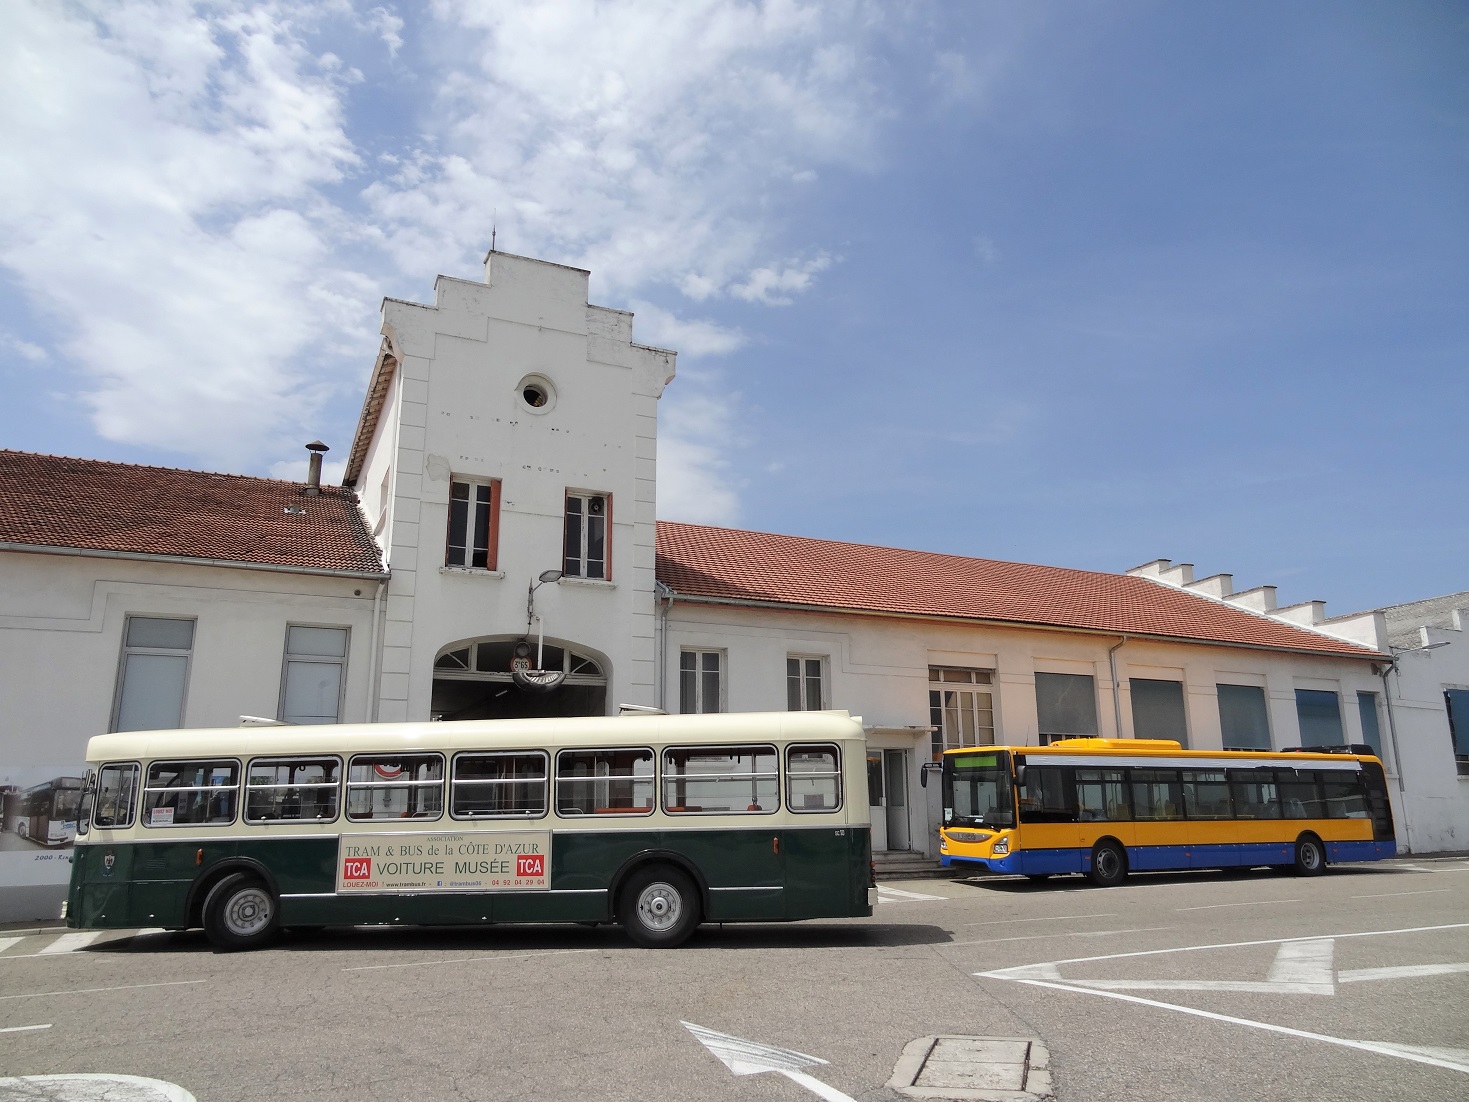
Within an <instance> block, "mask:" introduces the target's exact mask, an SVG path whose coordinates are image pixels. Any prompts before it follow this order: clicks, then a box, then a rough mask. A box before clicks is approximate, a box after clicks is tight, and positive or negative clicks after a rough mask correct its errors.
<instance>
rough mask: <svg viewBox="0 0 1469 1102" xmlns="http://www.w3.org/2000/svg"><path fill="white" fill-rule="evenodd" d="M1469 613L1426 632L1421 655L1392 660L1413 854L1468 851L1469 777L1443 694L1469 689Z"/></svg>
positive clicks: (1392, 695)
mask: <svg viewBox="0 0 1469 1102" xmlns="http://www.w3.org/2000/svg"><path fill="white" fill-rule="evenodd" d="M1466 621H1469V609H1461V610H1459V611H1458V612H1456V613H1454V616H1453V623H1455V624H1456V625H1458V626H1456V627H1451V628H1436V627H1425V628H1423V629H1422V630H1421V633H1420V634H1421V644H1422V646H1421V647H1420V648H1419V649H1414V650H1406V651H1400V652H1398V653H1396V654H1395V656H1394V657H1395V661H1394V663H1393V666H1392V669H1391V670H1390V671H1389V672H1388V673H1387V677H1386V679H1385V680H1386V681H1387V685H1388V699H1389V701H1390V702H1391V705H1392V721H1393V726H1394V727H1395V728H1396V742H1397V745H1398V751H1399V753H1400V754H1401V755H1402V760H1403V788H1404V790H1403V791H1402V792H1395V793H1394V796H1396V797H1399V798H1400V799H1401V801H1402V803H1403V806H1404V808H1405V810H1406V812H1407V817H1408V827H1409V831H1410V833H1411V845H1412V849H1413V851H1414V852H1418V853H1432V852H1442V851H1450V852H1455V851H1457V852H1463V851H1469V776H1460V775H1459V773H1458V769H1457V766H1456V764H1455V761H1454V752H1453V744H1452V742H1451V741H1450V736H1449V718H1448V712H1447V710H1446V708H1445V706H1444V695H1443V694H1444V690H1445V689H1469V642H1465V632H1464V628H1465V627H1466V626H1469V623H1466Z"/></svg>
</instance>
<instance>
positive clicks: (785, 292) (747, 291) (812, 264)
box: [730, 256, 831, 306]
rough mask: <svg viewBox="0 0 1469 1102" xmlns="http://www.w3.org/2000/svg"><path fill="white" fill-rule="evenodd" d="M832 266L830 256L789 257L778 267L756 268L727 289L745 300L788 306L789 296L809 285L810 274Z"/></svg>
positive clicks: (767, 304)
mask: <svg viewBox="0 0 1469 1102" xmlns="http://www.w3.org/2000/svg"><path fill="white" fill-rule="evenodd" d="M829 267H831V258H830V257H826V256H818V257H817V258H816V259H815V260H807V261H790V262H788V263H787V264H786V265H785V266H784V267H781V268H756V269H755V270H754V271H753V272H751V273H750V277H749V278H748V279H747V280H745V282H744V283H737V284H735V285H734V286H732V287H731V288H730V293H731V294H733V295H734V296H735V297H736V298H742V299H744V300H745V301H746V302H761V303H764V304H765V305H766V306H789V305H790V304H791V303H792V302H794V301H795V300H794V299H793V298H792V297H791V296H792V295H793V294H797V293H799V292H801V291H804V290H806V289H807V288H808V287H810V286H811V277H812V276H813V275H815V274H816V273H817V272H824V271H826V269H827V268H829Z"/></svg>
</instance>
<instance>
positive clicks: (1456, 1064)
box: [981, 973, 1469, 1073]
mask: <svg viewBox="0 0 1469 1102" xmlns="http://www.w3.org/2000/svg"><path fill="white" fill-rule="evenodd" d="M983 974H984V973H981V975H983ZM1015 982H1017V983H1023V984H1026V985H1028V986H1030V987H1049V988H1051V989H1053V990H1056V991H1071V992H1074V993H1076V994H1079V995H1096V996H1097V997H1098V998H1103V999H1117V1000H1118V1001H1120V1002H1128V1003H1135V1004H1136V1005H1138V1006H1150V1007H1154V1008H1155V1009H1158V1010H1173V1011H1177V1012H1178V1013H1180V1014H1188V1015H1190V1016H1192V1017H1195V1018H1209V1019H1211V1020H1213V1021H1216V1022H1227V1023H1229V1024H1230V1025H1242V1026H1247V1027H1249V1028H1251V1029H1262V1030H1265V1031H1266V1032H1268V1033H1283V1034H1285V1035H1286V1036H1288V1037H1299V1038H1301V1039H1303V1040H1307V1041H1323V1042H1325V1043H1326V1044H1331V1045H1340V1046H1342V1047H1343V1048H1354V1049H1358V1050H1360V1051H1363V1052H1376V1053H1380V1054H1381V1055H1384V1056H1396V1057H1397V1058H1398V1059H1400V1060H1411V1061H1413V1062H1414V1063H1418V1064H1429V1065H1431V1066H1432V1067H1437V1068H1447V1069H1448V1070H1449V1071H1460V1072H1465V1073H1469V1054H1465V1057H1464V1058H1463V1059H1457V1058H1453V1057H1452V1056H1446V1055H1445V1054H1444V1053H1443V1052H1441V1051H1439V1050H1432V1049H1429V1050H1423V1049H1418V1048H1412V1047H1409V1046H1407V1045H1394V1044H1388V1043H1386V1042H1378V1041H1353V1040H1349V1039H1347V1038H1345V1037H1331V1036H1328V1035H1327V1034H1325V1033H1310V1032H1308V1031H1306V1030H1304V1029H1291V1028H1290V1027H1289V1026H1283V1025H1272V1024H1271V1023H1270V1022H1255V1021H1251V1020H1250V1019H1249V1018H1236V1017H1234V1016H1233V1015H1231V1014H1216V1013H1214V1012H1213V1011H1211V1010H1199V1009H1197V1008H1195V1007H1192V1006H1179V1005H1178V1004H1176V1003H1165V1002H1158V1001H1157V1000H1156V999H1144V998H1139V997H1138V996H1137V995H1124V994H1122V993H1121V992H1120V991H1100V990H1096V989H1094V988H1086V987H1078V986H1073V985H1072V984H1069V983H1053V982H1051V981H1049V980H1040V979H1017V980H1016V981H1015ZM1451 1051H1457V1050H1451Z"/></svg>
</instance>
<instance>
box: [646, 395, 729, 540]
mask: <svg viewBox="0 0 1469 1102" xmlns="http://www.w3.org/2000/svg"><path fill="white" fill-rule="evenodd" d="M686 382H692V380H686ZM737 401H738V397H737V396H730V395H724V394H714V393H709V392H708V390H707V388H698V387H693V388H690V387H687V386H686V388H685V390H684V391H683V392H682V393H681V394H675V393H674V390H673V388H670V389H669V390H668V391H667V392H665V394H664V397H663V401H662V403H661V404H662V405H663V407H664V408H663V409H661V410H660V411H659V425H658V516H659V518H660V519H663V520H681V521H686V522H688V523H690V524H724V525H733V524H737V523H738V522H739V514H740V505H739V500H740V495H739V491H740V480H739V479H738V477H737V476H736V475H735V473H734V470H733V464H732V463H731V461H730V459H729V453H730V452H731V451H732V450H733V447H734V444H735V443H736V441H735V439H734V435H735V432H734V417H733V416H732V410H733V407H734V405H735V404H736V403H737Z"/></svg>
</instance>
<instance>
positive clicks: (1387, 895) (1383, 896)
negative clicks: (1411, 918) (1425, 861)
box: [1352, 888, 1449, 899]
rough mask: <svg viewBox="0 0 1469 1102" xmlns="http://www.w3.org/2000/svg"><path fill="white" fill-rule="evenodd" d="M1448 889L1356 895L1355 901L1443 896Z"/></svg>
mask: <svg viewBox="0 0 1469 1102" xmlns="http://www.w3.org/2000/svg"><path fill="white" fill-rule="evenodd" d="M1448 891H1449V889H1448V888H1425V889H1424V890H1423V891H1421V892H1383V893H1382V894H1380V895H1354V896H1352V898H1353V899H1391V898H1392V897H1393V896H1396V895H1443V894H1445V893H1447V892H1448Z"/></svg>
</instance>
